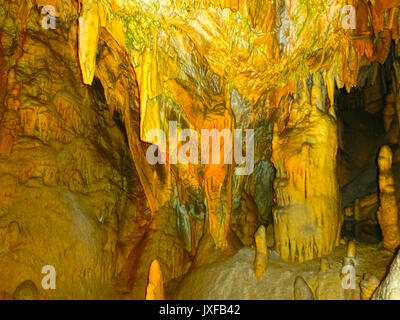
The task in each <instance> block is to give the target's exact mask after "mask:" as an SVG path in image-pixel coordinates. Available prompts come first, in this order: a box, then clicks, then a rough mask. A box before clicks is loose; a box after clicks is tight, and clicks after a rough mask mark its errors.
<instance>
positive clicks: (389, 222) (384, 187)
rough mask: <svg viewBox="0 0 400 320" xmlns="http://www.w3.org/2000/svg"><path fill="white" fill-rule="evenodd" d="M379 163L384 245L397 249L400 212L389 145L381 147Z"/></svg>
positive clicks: (381, 223) (380, 210)
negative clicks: (399, 211)
mask: <svg viewBox="0 0 400 320" xmlns="http://www.w3.org/2000/svg"><path fill="white" fill-rule="evenodd" d="M378 165H379V203H380V205H379V209H378V213H377V214H378V220H379V224H380V226H381V230H382V235H383V246H384V247H385V248H386V249H388V250H392V251H393V250H395V249H396V248H397V247H398V246H399V244H400V229H399V228H400V227H399V213H398V207H397V202H396V197H395V189H394V180H393V173H392V150H391V149H390V147H388V146H384V147H382V148H381V150H380V152H379V157H378Z"/></svg>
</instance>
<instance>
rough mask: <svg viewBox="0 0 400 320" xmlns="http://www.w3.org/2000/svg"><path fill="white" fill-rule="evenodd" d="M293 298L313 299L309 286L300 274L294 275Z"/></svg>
mask: <svg viewBox="0 0 400 320" xmlns="http://www.w3.org/2000/svg"><path fill="white" fill-rule="evenodd" d="M293 298H294V300H315V298H314V293H313V292H312V290H311V288H310V286H309V285H308V283H307V282H306V281H305V280H304V278H303V277H301V276H298V277H296V279H295V281H294V291H293Z"/></svg>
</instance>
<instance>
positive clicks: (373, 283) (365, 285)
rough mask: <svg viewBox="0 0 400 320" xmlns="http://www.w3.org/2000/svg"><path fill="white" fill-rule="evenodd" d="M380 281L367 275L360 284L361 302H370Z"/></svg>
mask: <svg viewBox="0 0 400 320" xmlns="http://www.w3.org/2000/svg"><path fill="white" fill-rule="evenodd" d="M379 284H380V281H379V280H378V279H377V278H376V277H375V276H374V275H372V274H368V273H367V274H365V275H364V277H363V280H362V281H361V282H360V288H361V300H370V299H371V297H372V295H373V294H374V292H375V290H376V288H378V286H379Z"/></svg>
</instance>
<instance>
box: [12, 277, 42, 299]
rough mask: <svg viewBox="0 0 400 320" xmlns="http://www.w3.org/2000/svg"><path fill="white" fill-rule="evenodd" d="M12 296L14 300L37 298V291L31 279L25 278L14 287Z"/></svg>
mask: <svg viewBox="0 0 400 320" xmlns="http://www.w3.org/2000/svg"><path fill="white" fill-rule="evenodd" d="M13 298H14V300H37V299H38V298H39V291H38V289H37V287H36V285H35V283H34V282H33V281H31V280H26V281H24V282H22V283H20V284H19V285H18V287H17V288H16V289H15V291H14V294H13Z"/></svg>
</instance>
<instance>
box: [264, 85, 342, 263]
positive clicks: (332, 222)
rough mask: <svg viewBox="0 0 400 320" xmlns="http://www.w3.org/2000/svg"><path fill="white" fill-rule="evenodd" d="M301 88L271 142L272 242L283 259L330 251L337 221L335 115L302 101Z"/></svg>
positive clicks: (335, 240)
mask: <svg viewBox="0 0 400 320" xmlns="http://www.w3.org/2000/svg"><path fill="white" fill-rule="evenodd" d="M305 90H306V89H305V88H304V87H303V92H302V95H303V97H302V98H299V99H301V100H300V101H298V102H294V104H293V106H292V108H291V112H290V115H289V119H288V123H287V125H286V127H285V128H284V129H283V130H282V131H279V129H278V127H277V126H275V129H274V139H273V148H272V149H273V153H272V162H273V164H274V166H275V168H276V169H277V173H276V178H275V181H274V190H275V192H276V196H277V203H276V206H275V208H274V211H273V213H274V231H275V246H276V249H277V251H278V252H279V254H280V255H281V257H282V258H283V259H284V260H287V261H293V262H303V261H306V260H312V259H314V258H316V257H322V256H324V255H326V254H329V253H330V252H331V251H332V250H333V248H334V247H335V246H336V245H337V244H338V241H339V234H340V227H341V222H342V218H341V216H340V212H339V207H338V192H339V190H338V185H337V181H336V152H337V133H336V123H335V119H334V118H333V117H332V116H330V115H329V114H326V113H325V112H324V111H321V110H320V109H319V108H318V107H317V105H310V104H309V103H307V97H306V96H307V93H306V92H304V91H305ZM320 181H324V183H323V184H321V183H320Z"/></svg>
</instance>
